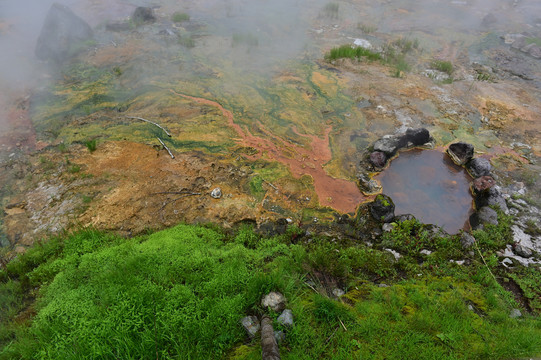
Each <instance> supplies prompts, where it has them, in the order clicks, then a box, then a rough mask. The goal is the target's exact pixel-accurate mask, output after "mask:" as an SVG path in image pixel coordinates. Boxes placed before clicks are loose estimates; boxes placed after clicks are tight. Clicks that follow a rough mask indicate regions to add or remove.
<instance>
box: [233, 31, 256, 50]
mask: <svg viewBox="0 0 541 360" xmlns="http://www.w3.org/2000/svg"><path fill="white" fill-rule="evenodd" d="M239 45H247V46H248V47H256V46H259V39H258V38H257V36H255V35H253V34H251V33H242V34H241V33H235V34H233V38H232V39H231V47H236V46H239Z"/></svg>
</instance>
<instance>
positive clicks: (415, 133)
mask: <svg viewBox="0 0 541 360" xmlns="http://www.w3.org/2000/svg"><path fill="white" fill-rule="evenodd" d="M430 140H431V139H430V132H429V131H428V130H427V129H425V128H418V129H412V128H409V129H407V130H406V135H404V142H406V143H407V144H411V146H420V145H423V144H426V143H427V142H430Z"/></svg>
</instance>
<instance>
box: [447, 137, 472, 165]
mask: <svg viewBox="0 0 541 360" xmlns="http://www.w3.org/2000/svg"><path fill="white" fill-rule="evenodd" d="M473 150H474V148H473V145H471V144H468V143H465V142H457V143H454V144H451V145H449V148H448V149H447V154H449V156H450V157H451V159H452V160H453V162H454V163H455V164H457V165H464V164H466V163H467V162H468V161H470V160H471V159H472V158H473Z"/></svg>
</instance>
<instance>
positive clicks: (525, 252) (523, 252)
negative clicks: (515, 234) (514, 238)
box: [515, 244, 533, 258]
mask: <svg viewBox="0 0 541 360" xmlns="http://www.w3.org/2000/svg"><path fill="white" fill-rule="evenodd" d="M515 254H517V255H518V256H522V257H523V258H530V257H532V256H533V252H532V250H531V249H529V248H527V247H526V246H523V245H521V244H517V245H515Z"/></svg>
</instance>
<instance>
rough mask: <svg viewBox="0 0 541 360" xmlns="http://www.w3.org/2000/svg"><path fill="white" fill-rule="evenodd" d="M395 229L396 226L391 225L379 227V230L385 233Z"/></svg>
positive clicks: (386, 224)
mask: <svg viewBox="0 0 541 360" xmlns="http://www.w3.org/2000/svg"><path fill="white" fill-rule="evenodd" d="M395 227H396V224H393V223H385V224H383V226H382V227H381V230H383V231H385V232H391V231H393V229H394V228H395Z"/></svg>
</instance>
